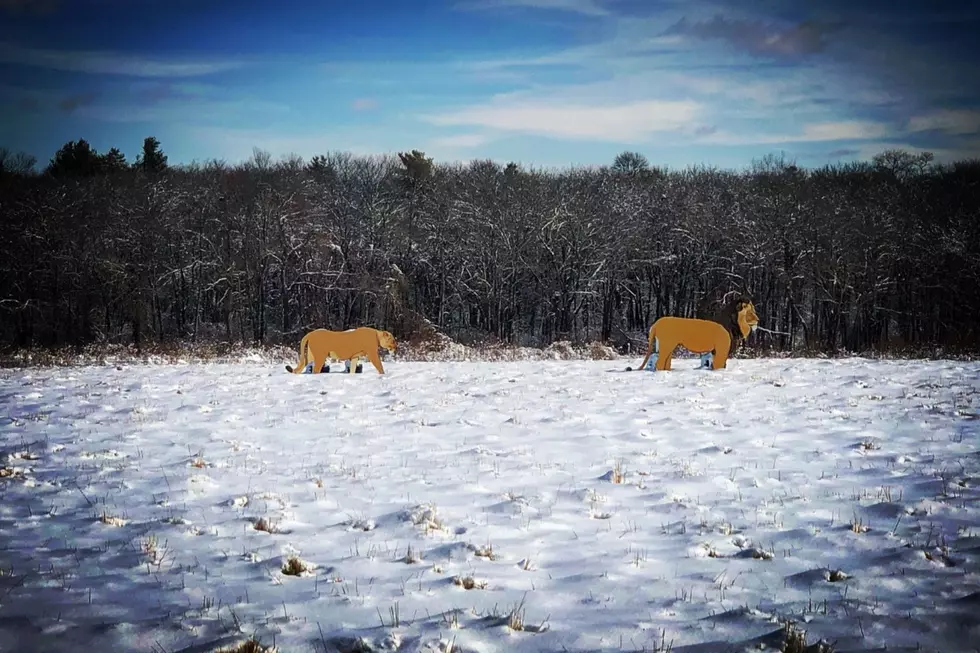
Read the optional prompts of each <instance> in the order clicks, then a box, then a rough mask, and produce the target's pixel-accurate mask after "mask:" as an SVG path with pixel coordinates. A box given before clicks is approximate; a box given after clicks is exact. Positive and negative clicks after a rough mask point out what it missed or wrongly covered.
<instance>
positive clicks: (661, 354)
mask: <svg viewBox="0 0 980 653" xmlns="http://www.w3.org/2000/svg"><path fill="white" fill-rule="evenodd" d="M659 345H660V347H659V351H658V352H657V364H656V366H654V369H657V370H660V371H661V372H662V371H664V370H669V369H670V357H671V355H672V354H673V353H674V347H676V346H677V345H676V344H675V343H674V342H673V341H664V342H661V343H659Z"/></svg>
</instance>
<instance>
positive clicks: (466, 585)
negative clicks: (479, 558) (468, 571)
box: [453, 576, 487, 590]
mask: <svg viewBox="0 0 980 653" xmlns="http://www.w3.org/2000/svg"><path fill="white" fill-rule="evenodd" d="M453 585H456V586H457V587H462V588H463V589H464V590H472V589H477V590H483V589H486V588H487V581H485V580H477V579H476V578H473V577H472V576H453Z"/></svg>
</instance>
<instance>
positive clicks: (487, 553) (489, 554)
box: [472, 542, 497, 560]
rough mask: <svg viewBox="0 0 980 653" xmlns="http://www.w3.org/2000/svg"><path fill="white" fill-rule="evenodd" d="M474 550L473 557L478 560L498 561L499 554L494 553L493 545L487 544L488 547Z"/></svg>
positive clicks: (479, 547)
mask: <svg viewBox="0 0 980 653" xmlns="http://www.w3.org/2000/svg"><path fill="white" fill-rule="evenodd" d="M472 548H473V555H475V556H476V557H477V558H486V559H487V560H496V559H497V554H495V553H494V552H493V545H492V544H490V543H489V542H487V545H486V546H477V547H472Z"/></svg>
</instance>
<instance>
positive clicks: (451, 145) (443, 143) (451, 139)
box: [431, 134, 492, 150]
mask: <svg viewBox="0 0 980 653" xmlns="http://www.w3.org/2000/svg"><path fill="white" fill-rule="evenodd" d="M491 140H492V139H491V138H490V136H488V135H487V134H455V135H453V136H441V137H439V138H434V139H432V141H431V145H432V147H435V148H446V149H453V150H456V149H462V150H465V149H470V148H474V147H480V146H481V145H485V144H486V143H489V142H490V141H491Z"/></svg>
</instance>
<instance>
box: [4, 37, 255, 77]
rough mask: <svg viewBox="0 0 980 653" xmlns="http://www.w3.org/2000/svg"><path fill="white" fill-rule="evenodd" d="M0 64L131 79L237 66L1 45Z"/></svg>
mask: <svg viewBox="0 0 980 653" xmlns="http://www.w3.org/2000/svg"><path fill="white" fill-rule="evenodd" d="M0 62H3V63H13V64H22V65H28V66H37V67H39V68H49V69H53V70H63V71H68V72H82V73H92V74H101V75H129V76H134V77H198V76H202V75H212V74H214V73H219V72H224V71H227V70H232V69H234V68H238V67H240V66H241V65H242V64H241V63H240V62H235V61H191V60H183V61H182V60H170V59H167V60H164V59H154V58H148V57H142V56H136V55H129V54H123V53H113V52H95V51H69V50H48V49H42V48H25V47H21V46H18V45H14V44H11V43H3V42H0Z"/></svg>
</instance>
